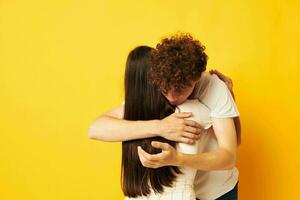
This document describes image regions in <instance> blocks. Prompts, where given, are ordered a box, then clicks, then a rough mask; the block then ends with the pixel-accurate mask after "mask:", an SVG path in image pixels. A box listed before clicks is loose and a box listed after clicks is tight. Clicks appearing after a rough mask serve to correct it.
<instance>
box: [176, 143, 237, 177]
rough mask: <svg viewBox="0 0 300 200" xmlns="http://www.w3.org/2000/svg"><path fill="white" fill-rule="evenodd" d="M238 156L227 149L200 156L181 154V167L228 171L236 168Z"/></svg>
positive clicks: (179, 158)
mask: <svg viewBox="0 0 300 200" xmlns="http://www.w3.org/2000/svg"><path fill="white" fill-rule="evenodd" d="M235 161H236V155H235V154H234V153H232V152H229V151H227V150H225V149H221V148H220V149H218V150H215V151H210V152H204V153H200V154H179V155H178V163H179V166H183V167H190V168H194V169H197V170H202V171H211V170H227V169H231V168H233V167H234V166H235Z"/></svg>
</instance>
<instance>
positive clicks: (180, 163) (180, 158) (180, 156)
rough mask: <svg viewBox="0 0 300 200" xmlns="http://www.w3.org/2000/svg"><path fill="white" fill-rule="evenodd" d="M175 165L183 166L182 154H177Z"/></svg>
mask: <svg viewBox="0 0 300 200" xmlns="http://www.w3.org/2000/svg"><path fill="white" fill-rule="evenodd" d="M175 165H176V166H178V167H179V166H183V165H184V154H183V153H181V152H177V156H176V163H175Z"/></svg>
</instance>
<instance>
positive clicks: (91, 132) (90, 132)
mask: <svg viewBox="0 0 300 200" xmlns="http://www.w3.org/2000/svg"><path fill="white" fill-rule="evenodd" d="M87 135H88V138H89V139H96V134H95V130H94V129H93V128H92V126H91V127H89V128H88V131H87Z"/></svg>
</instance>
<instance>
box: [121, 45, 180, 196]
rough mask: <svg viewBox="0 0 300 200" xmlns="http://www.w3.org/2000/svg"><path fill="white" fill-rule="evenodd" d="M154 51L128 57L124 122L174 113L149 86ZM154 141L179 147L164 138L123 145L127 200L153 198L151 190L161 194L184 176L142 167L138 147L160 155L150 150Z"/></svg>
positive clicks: (173, 170)
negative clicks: (151, 56)
mask: <svg viewBox="0 0 300 200" xmlns="http://www.w3.org/2000/svg"><path fill="white" fill-rule="evenodd" d="M153 50H154V49H153V48H151V47H148V46H139V47H136V48H135V49H133V50H132V51H131V52H130V53H129V55H128V57H127V62H126V71H125V108H124V119H127V120H152V119H162V118H164V117H166V116H168V115H170V114H172V113H173V112H174V107H172V106H171V105H170V104H169V103H168V101H167V100H166V99H165V97H164V96H163V95H162V94H161V93H160V92H159V91H158V90H157V88H156V87H155V86H153V85H152V84H150V83H149V82H148V71H149V68H150V53H151V51H153ZM152 141H161V142H166V143H169V144H170V145H172V146H175V144H176V143H175V142H173V141H169V140H167V139H165V138H162V137H154V138H146V139H136V140H131V141H124V142H122V170H121V182H122V190H123V193H124V195H125V196H128V197H138V196H147V195H148V194H150V187H151V188H152V189H153V191H154V192H155V193H162V192H163V186H167V187H172V183H173V181H174V180H175V179H176V176H177V174H180V173H181V171H180V170H179V169H178V167H175V166H164V167H160V168H157V169H152V168H146V167H144V166H143V165H142V164H141V162H140V160H139V157H138V152H137V147H138V146H141V147H142V148H143V149H144V150H145V151H147V152H148V153H150V154H154V153H160V152H161V150H160V149H157V148H154V147H152V146H151V142H152Z"/></svg>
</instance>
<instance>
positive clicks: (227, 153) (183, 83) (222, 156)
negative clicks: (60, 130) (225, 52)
mask: <svg viewBox="0 0 300 200" xmlns="http://www.w3.org/2000/svg"><path fill="white" fill-rule="evenodd" d="M207 59H208V56H207V55H206V53H205V47H204V46H203V45H202V44H201V43H200V42H199V41H198V40H195V39H193V38H192V36H190V35H189V34H179V35H175V36H172V37H170V38H165V39H163V40H162V41H161V43H159V44H158V45H157V46H156V50H155V51H153V52H152V55H151V69H150V72H149V79H150V80H151V82H152V83H153V84H154V85H156V86H157V87H158V88H159V89H160V91H161V92H162V94H163V95H164V96H165V97H166V99H167V100H168V101H169V102H170V104H172V105H175V106H177V105H180V104H181V103H183V102H185V101H186V100H187V99H198V100H199V101H200V102H201V103H203V104H204V105H206V106H207V108H208V109H209V110H210V117H211V119H212V127H213V132H214V134H212V135H211V136H210V138H209V140H210V141H211V143H207V144H206V145H207V146H206V147H205V148H204V147H203V148H204V149H205V150H204V151H203V152H201V153H198V154H195V155H189V154H183V153H180V152H178V151H176V149H175V148H173V147H172V146H171V145H169V144H167V143H161V142H156V143H154V144H153V146H154V147H156V148H160V149H162V152H161V153H159V154H155V155H153V154H152V155H151V154H149V153H147V152H145V151H144V150H143V149H141V148H139V149H138V153H139V157H140V160H141V162H142V164H143V165H144V166H145V167H149V168H158V167H162V166H168V165H173V166H179V167H180V166H183V167H191V168H194V169H198V172H197V175H196V179H195V192H196V196H197V198H199V199H201V200H202V199H203V200H210V199H237V185H238V174H239V172H238V170H237V168H236V167H235V162H236V149H237V144H240V138H241V137H240V122H239V117H238V116H239V112H238V109H237V107H236V105H235V102H234V95H233V92H232V81H231V79H230V78H228V77H226V76H224V75H223V74H221V73H220V72H218V71H211V73H207V72H205V70H206V64H207ZM222 80H223V81H222ZM121 113H123V111H122V107H120V108H117V109H114V110H112V111H110V112H107V113H105V114H103V115H102V116H100V117H98V118H97V119H96V120H95V121H94V122H93V123H92V125H91V126H90V128H89V137H90V138H92V139H97V140H102V141H126V140H133V139H139V138H147V137H155V136H161V137H164V138H166V139H169V140H173V141H177V142H183V143H188V144H194V143H195V141H196V140H198V139H199V138H200V137H199V135H201V132H202V131H203V128H202V127H201V126H200V124H198V123H196V122H195V121H192V120H189V119H188V118H189V117H191V113H174V114H172V115H170V116H168V117H166V118H164V119H162V120H150V121H128V120H123V119H122V117H123V116H122V114H121Z"/></svg>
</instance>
